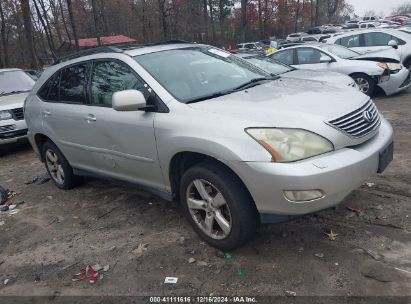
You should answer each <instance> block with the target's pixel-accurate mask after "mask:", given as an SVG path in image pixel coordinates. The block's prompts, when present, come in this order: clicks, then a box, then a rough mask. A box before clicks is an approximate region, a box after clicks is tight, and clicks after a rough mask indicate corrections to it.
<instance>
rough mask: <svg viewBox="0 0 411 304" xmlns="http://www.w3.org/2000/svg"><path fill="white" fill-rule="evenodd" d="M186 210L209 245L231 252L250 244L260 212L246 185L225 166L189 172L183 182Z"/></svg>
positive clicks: (182, 195)
mask: <svg viewBox="0 0 411 304" xmlns="http://www.w3.org/2000/svg"><path fill="white" fill-rule="evenodd" d="M180 198H181V203H182V208H183V211H184V213H185V215H186V217H187V219H188V221H189V222H190V224H191V225H192V226H193V228H194V230H195V231H196V232H197V233H198V234H199V235H200V237H201V238H203V239H204V240H205V241H207V242H208V243H209V244H210V245H212V246H214V247H216V248H218V249H221V250H232V249H235V248H237V247H239V246H241V245H243V244H244V243H245V242H247V241H248V240H249V239H250V238H251V237H252V236H253V235H254V232H255V229H256V226H257V219H258V216H257V210H256V208H255V205H254V202H253V200H252V198H251V196H250V194H249V193H248V192H247V190H246V189H245V188H244V185H243V184H242V183H241V182H240V181H239V180H238V178H237V177H236V176H234V174H232V173H231V172H229V171H228V170H227V169H226V168H224V167H223V166H219V165H215V164H212V163H207V164H205V163H204V164H200V165H196V166H194V167H192V168H190V169H188V170H187V171H186V172H185V173H184V175H183V177H182V180H181V186H180Z"/></svg>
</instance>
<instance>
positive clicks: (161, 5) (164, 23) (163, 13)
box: [158, 0, 167, 41]
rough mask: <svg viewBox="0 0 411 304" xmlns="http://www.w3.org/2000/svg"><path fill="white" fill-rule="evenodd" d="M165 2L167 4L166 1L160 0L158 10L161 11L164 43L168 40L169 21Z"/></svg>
mask: <svg viewBox="0 0 411 304" xmlns="http://www.w3.org/2000/svg"><path fill="white" fill-rule="evenodd" d="M165 2H166V1H165V0H158V8H159V11H160V19H161V29H162V32H163V40H164V41H165V40H167V20H166V17H167V13H166V10H165V6H166V4H165Z"/></svg>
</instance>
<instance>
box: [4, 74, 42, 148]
mask: <svg viewBox="0 0 411 304" xmlns="http://www.w3.org/2000/svg"><path fill="white" fill-rule="evenodd" d="M34 83H35V82H34V80H33V79H32V78H30V77H29V76H28V75H27V74H26V73H25V72H24V71H22V70H19V69H0V147H1V146H3V145H5V144H10V143H14V142H17V141H19V140H22V139H25V138H26V137H27V126H26V122H25V121H24V112H23V106H24V100H25V99H26V97H27V96H28V93H29V92H30V91H31V89H32V87H33V86H34Z"/></svg>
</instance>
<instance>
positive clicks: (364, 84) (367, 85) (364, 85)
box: [355, 77, 370, 94]
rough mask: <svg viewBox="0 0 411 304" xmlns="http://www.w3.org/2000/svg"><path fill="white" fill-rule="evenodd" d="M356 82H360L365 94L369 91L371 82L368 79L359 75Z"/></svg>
mask: <svg viewBox="0 0 411 304" xmlns="http://www.w3.org/2000/svg"><path fill="white" fill-rule="evenodd" d="M355 82H356V83H357V84H358V87H359V88H360V91H361V92H363V93H364V94H367V93H368V91H369V90H370V83H369V82H368V81H367V79H364V78H361V77H358V78H356V79H355Z"/></svg>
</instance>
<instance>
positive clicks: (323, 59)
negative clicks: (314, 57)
mask: <svg viewBox="0 0 411 304" xmlns="http://www.w3.org/2000/svg"><path fill="white" fill-rule="evenodd" d="M332 61H333V60H332V58H331V57H330V56H327V55H322V56H321V58H320V63H330V62H332Z"/></svg>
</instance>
